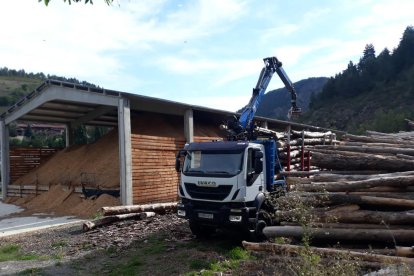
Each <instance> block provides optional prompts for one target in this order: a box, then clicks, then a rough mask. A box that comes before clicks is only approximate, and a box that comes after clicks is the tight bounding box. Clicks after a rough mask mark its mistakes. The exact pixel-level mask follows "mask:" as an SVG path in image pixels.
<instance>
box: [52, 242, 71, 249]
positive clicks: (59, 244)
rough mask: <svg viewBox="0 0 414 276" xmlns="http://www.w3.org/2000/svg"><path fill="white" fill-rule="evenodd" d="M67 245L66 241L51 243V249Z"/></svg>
mask: <svg viewBox="0 0 414 276" xmlns="http://www.w3.org/2000/svg"><path fill="white" fill-rule="evenodd" d="M67 245H68V243H67V242H66V241H57V242H54V243H52V247H53V248H61V247H65V246H67Z"/></svg>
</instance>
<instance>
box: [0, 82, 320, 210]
mask: <svg viewBox="0 0 414 276" xmlns="http://www.w3.org/2000/svg"><path fill="white" fill-rule="evenodd" d="M232 115H235V114H234V113H231V112H227V111H222V110H215V109H211V108H205V107H201V106H194V105H189V104H183V103H178V102H173V101H167V100H163V99H158V98H153V97H147V96H141V95H136V94H130V93H124V92H119V91H114V90H106V89H99V88H90V87H86V86H82V85H78V84H73V83H66V82H60V81H55V80H47V81H45V82H44V83H43V84H42V85H40V86H39V87H38V88H37V89H36V90H35V91H33V92H32V93H30V94H29V95H27V96H26V97H25V98H23V99H22V100H20V101H19V102H18V103H16V104H15V105H14V106H12V107H10V108H9V109H8V110H7V111H6V112H5V113H3V114H2V115H1V117H0V135H1V136H0V141H1V160H2V162H1V175H2V191H3V193H2V195H3V198H5V197H7V196H8V193H9V190H11V189H9V187H10V188H11V184H12V182H13V181H14V180H15V179H12V178H13V176H14V175H16V174H17V173H20V174H22V172H24V170H22V168H21V167H19V166H17V165H16V164H15V163H13V162H14V161H13V160H14V158H20V159H22V158H23V156H24V155H25V154H26V155H27V156H29V157H30V158H32V161H30V162H31V163H30V164H31V165H30V166H32V167H33V166H37V165H39V164H40V162H42V161H41V158H40V157H39V158H38V163H39V164H35V165H33V156H37V155H36V154H37V153H36V151H35V150H33V149H32V150H31V151H27V152H23V151H20V152H19V151H11V150H10V148H9V125H10V123H12V122H15V121H16V120H19V121H25V122H38V123H58V124H64V125H66V145H67V147H69V146H70V145H71V144H72V142H73V129H74V128H76V127H77V126H79V125H81V124H84V125H92V126H109V127H114V129H115V131H114V134H112V135H113V137H115V140H116V143H114V144H108V145H107V146H106V147H107V149H106V150H109V149H111V150H115V151H114V152H113V153H115V154H112V157H111V158H109V159H110V160H108V162H111V163H110V164H111V165H110V167H111V168H115V169H116V172H117V173H118V176H117V180H119V181H117V185H119V187H117V188H119V190H120V196H121V203H122V204H124V205H130V204H139V203H153V202H165V201H171V200H175V199H177V185H178V181H179V174H178V173H177V172H176V171H175V167H174V162H175V155H176V153H177V151H178V150H179V149H181V148H182V147H183V146H184V144H185V143H186V142H192V141H210V140H213V139H222V138H224V137H225V135H226V134H225V133H223V132H222V131H221V130H220V129H219V125H220V123H222V122H223V121H224V120H225V119H226V118H227V117H228V116H232ZM256 119H257V121H258V122H259V123H260V124H262V125H263V126H265V127H267V126H268V127H269V128H272V129H279V130H283V129H284V128H286V127H287V126H288V125H291V126H293V127H294V126H296V127H299V128H308V129H309V128H312V127H310V126H304V125H301V124H297V123H292V122H286V121H280V120H274V119H266V118H256ZM315 129H317V128H315ZM89 150H91V151H93V150H94V147H93V146H91V147H89ZM95 151H96V149H95ZM45 152H46V153H45ZM47 153H49V154H50V153H53V151H51V150H49V151H48V150H43V151H39V155H41V154H43V156H44V155H47ZM82 154H83V155H82ZM95 154H97V156H98V157H97V158H99V155H98V153H95ZM89 155H92V153H85V152H80V153H79V155H78V157H77V158H78V160H72V162H73V163H79V164H78V165H79V166H81V164H84V166H88V165H90V164H88V161H87V160H88V157H89ZM82 162H83V163H82ZM89 163H90V162H89ZM108 164H109V163H108ZM30 166H29V167H30ZM108 166H109V165H106V167H101V168H99V170H100V171H101V173H102V175H105V170H106V169H105V168H108ZM32 167H31V168H32ZM61 170H62V171H58V172H56V173H57V174H60V175H64V174H65V173H67V172H65V171H64V170H65V169H64V168H62V169H61ZM22 184H23V185H22V186H24V184H25V183H22Z"/></svg>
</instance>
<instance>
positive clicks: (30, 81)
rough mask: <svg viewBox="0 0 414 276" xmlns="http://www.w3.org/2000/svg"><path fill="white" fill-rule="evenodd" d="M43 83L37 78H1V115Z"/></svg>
mask: <svg viewBox="0 0 414 276" xmlns="http://www.w3.org/2000/svg"><path fill="white" fill-rule="evenodd" d="M41 83H42V80H41V79H36V78H29V77H20V76H0V113H3V112H4V111H5V110H6V108H7V106H10V105H12V104H13V103H14V102H16V101H17V100H18V99H20V98H22V97H23V96H24V95H26V94H28V93H29V92H31V91H33V90H34V89H35V88H36V87H37V86H39V85H40V84H41Z"/></svg>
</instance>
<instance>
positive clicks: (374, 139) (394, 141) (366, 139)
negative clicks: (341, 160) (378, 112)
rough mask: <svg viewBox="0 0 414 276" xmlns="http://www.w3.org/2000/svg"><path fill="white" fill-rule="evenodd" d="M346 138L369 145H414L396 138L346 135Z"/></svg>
mask: <svg viewBox="0 0 414 276" xmlns="http://www.w3.org/2000/svg"><path fill="white" fill-rule="evenodd" d="M344 138H347V139H350V140H352V141H359V142H367V143H388V144H402V145H413V146H414V142H412V141H408V140H403V139H398V138H396V137H386V136H384V137H368V136H358V135H352V134H345V135H344Z"/></svg>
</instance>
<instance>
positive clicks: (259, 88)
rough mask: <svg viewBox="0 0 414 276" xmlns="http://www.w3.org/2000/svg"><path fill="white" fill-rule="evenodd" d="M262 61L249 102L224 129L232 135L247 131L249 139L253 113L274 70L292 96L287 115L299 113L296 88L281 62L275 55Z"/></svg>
mask: <svg viewBox="0 0 414 276" xmlns="http://www.w3.org/2000/svg"><path fill="white" fill-rule="evenodd" d="M263 61H264V63H265V66H264V67H263V69H262V71H261V72H260V76H259V79H258V81H257V84H256V87H255V88H253V94H252V97H251V98H250V101H249V103H248V104H247V105H246V106H245V107H244V108H243V110H242V112H241V115H240V118H239V119H238V121H233V122H227V127H226V129H228V130H229V131H230V132H231V133H232V134H233V136H239V135H240V134H241V133H245V132H246V131H247V136H248V137H247V138H248V139H250V138H251V137H252V132H253V129H254V125H253V118H254V115H255V114H256V111H257V108H258V107H259V105H260V102H261V100H262V97H263V95H264V93H265V92H266V89H267V86H268V85H269V82H270V80H271V79H272V76H273V74H274V73H275V72H276V73H277V74H278V75H279V77H280V79H281V80H282V82H283V83H284V85H285V87H286V89H287V90H288V91H289V92H290V94H291V97H292V98H291V105H292V107H291V109H290V111H289V115H290V116H292V115H299V114H300V113H301V110H300V108H298V107H297V105H296V90H295V88H294V87H293V84H292V82H291V81H290V79H289V77H288V76H287V75H286V72H285V71H284V70H283V68H282V63H281V62H280V61H279V60H278V59H277V58H276V57H269V58H265V59H263Z"/></svg>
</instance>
